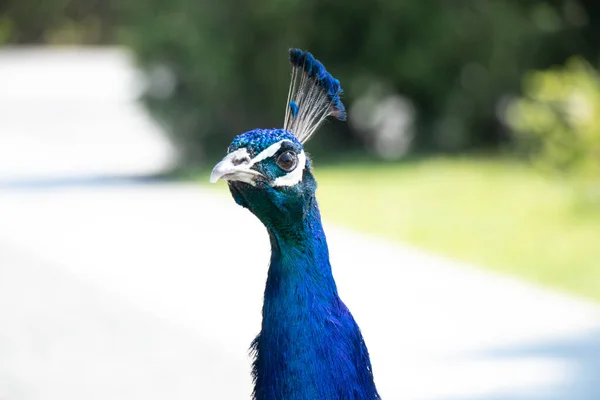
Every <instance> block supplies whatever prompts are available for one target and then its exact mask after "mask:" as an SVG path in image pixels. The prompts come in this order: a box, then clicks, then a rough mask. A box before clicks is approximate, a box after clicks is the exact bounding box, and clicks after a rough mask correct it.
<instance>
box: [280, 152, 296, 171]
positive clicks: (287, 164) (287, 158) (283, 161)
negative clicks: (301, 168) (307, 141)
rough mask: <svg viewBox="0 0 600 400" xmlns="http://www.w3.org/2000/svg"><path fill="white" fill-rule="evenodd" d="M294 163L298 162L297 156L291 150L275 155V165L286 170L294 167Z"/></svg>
mask: <svg viewBox="0 0 600 400" xmlns="http://www.w3.org/2000/svg"><path fill="white" fill-rule="evenodd" d="M296 164H298V156H296V153H294V152H293V151H286V152H285V153H281V155H280V156H279V157H277V166H278V167H279V168H281V169H282V170H284V171H286V172H290V171H291V170H293V169H294V168H296Z"/></svg>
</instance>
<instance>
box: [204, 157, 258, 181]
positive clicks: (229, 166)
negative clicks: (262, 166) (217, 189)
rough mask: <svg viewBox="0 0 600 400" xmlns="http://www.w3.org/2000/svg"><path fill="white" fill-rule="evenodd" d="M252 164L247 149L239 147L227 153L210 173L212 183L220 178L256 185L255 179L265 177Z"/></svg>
mask: <svg viewBox="0 0 600 400" xmlns="http://www.w3.org/2000/svg"><path fill="white" fill-rule="evenodd" d="M251 167H252V164H251V161H250V157H249V156H248V152H247V151H246V149H239V150H236V151H234V152H232V153H230V154H227V155H226V156H225V158H223V159H222V160H221V161H220V162H219V163H218V164H217V165H215V167H214V168H213V170H212V172H211V174H210V183H215V182H217V181H218V180H223V181H239V182H245V183H248V184H250V185H252V186H255V185H256V182H255V179H256V178H258V177H264V175H263V174H261V173H260V172H258V171H256V170H254V169H251Z"/></svg>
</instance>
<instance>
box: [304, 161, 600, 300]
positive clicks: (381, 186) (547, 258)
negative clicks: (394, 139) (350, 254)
mask: <svg viewBox="0 0 600 400" xmlns="http://www.w3.org/2000/svg"><path fill="white" fill-rule="evenodd" d="M315 175H316V177H317V180H318V182H319V189H318V199H319V203H320V206H321V211H322V214H323V216H324V217H325V218H326V219H328V220H330V221H332V222H336V223H338V224H340V225H343V226H347V227H349V228H354V229H356V230H359V231H363V232H366V233H372V234H376V235H379V236H383V237H387V238H389V239H392V240H397V241H399V242H404V243H409V244H412V245H414V246H416V247H419V248H422V249H426V250H428V251H431V252H435V253H438V254H441V255H445V256H448V257H451V258H453V259H456V260H463V261H468V262H471V263H474V264H475V265H478V266H481V267H484V268H489V269H493V270H495V271H500V272H502V273H509V274H513V275H517V276H521V277H523V278H526V279H528V280H531V281H534V282H538V283H541V284H545V285H549V286H552V287H555V288H558V289H561V290H566V291H570V292H572V293H575V294H578V295H581V296H584V297H587V298H590V299H593V300H596V301H600V212H598V211H595V212H594V211H590V210H587V211H586V210H581V209H580V210H577V209H576V208H575V207H574V203H573V197H572V195H571V192H570V190H569V189H568V187H567V186H566V185H562V184H561V183H559V182H554V181H550V180H548V179H545V178H543V177H541V176H539V175H538V174H536V173H535V171H533V170H532V169H530V168H528V167H526V166H523V165H519V164H517V163H515V162H509V161H501V160H491V159H471V158H469V159H458V160H457V159H430V160H426V161H420V162H410V163H403V164H387V163H371V164H369V163H357V164H351V163H348V164H340V165H331V166H327V165H324V166H319V165H317V166H316V170H315Z"/></svg>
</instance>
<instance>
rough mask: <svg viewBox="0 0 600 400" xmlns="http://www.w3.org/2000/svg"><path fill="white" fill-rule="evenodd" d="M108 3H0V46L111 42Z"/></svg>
mask: <svg viewBox="0 0 600 400" xmlns="http://www.w3.org/2000/svg"><path fill="white" fill-rule="evenodd" d="M116 21H117V15H116V14H115V13H114V12H113V9H112V7H111V6H110V2H109V1H108V0H45V1H33V0H3V1H2V2H1V3H0V44H2V43H6V44H46V43H50V44H102V43H111V42H113V41H114V28H115V25H116Z"/></svg>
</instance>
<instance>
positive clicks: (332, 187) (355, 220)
mask: <svg viewBox="0 0 600 400" xmlns="http://www.w3.org/2000/svg"><path fill="white" fill-rule="evenodd" d="M0 43H2V44H4V45H23V44H26V45H29V44H35V45H113V44H119V45H123V46H126V47H128V48H130V49H131V50H132V52H133V54H134V56H135V58H136V60H137V63H138V65H139V67H140V68H141V69H142V70H143V71H144V72H145V74H146V76H147V77H148V82H149V84H148V86H147V89H146V92H145V94H144V96H143V99H142V101H144V103H145V104H146V105H147V107H148V109H149V110H150V112H151V114H152V115H153V116H154V117H155V119H156V120H157V121H159V122H160V123H161V124H162V126H163V127H164V128H165V132H167V133H168V135H169V136H170V138H171V139H172V141H173V142H174V143H175V144H176V145H177V146H178V148H179V149H180V152H181V163H180V165H181V171H180V172H182V175H181V176H186V177H192V178H193V179H196V178H198V176H200V177H203V178H204V175H203V173H204V172H203V171H204V170H203V169H202V168H206V167H209V166H210V165H211V163H212V162H213V161H215V160H217V159H219V158H221V156H222V155H223V153H224V150H225V148H226V146H227V144H228V143H229V142H230V140H231V138H232V137H233V136H234V135H235V134H238V133H241V132H244V131H247V130H250V129H252V128H255V127H279V126H281V125H282V123H283V114H284V103H285V98H286V95H287V85H288V79H289V73H290V67H289V64H288V61H287V49H288V48H289V47H300V48H303V49H307V50H309V51H311V52H312V53H313V54H315V56H316V57H317V58H319V59H320V60H321V61H322V62H323V63H324V64H325V65H326V67H327V68H328V70H329V71H330V72H332V74H333V75H334V76H336V77H337V78H339V79H340V81H341V82H342V86H343V87H344V89H345V97H344V102H345V103H346V105H347V108H348V109H349V121H348V123H340V122H337V121H336V122H331V123H328V124H325V126H323V127H322V128H321V132H320V134H319V135H317V136H316V137H315V139H314V141H313V142H311V143H310V144H309V145H308V149H309V151H310V152H311V153H312V155H313V157H314V159H315V165H316V174H317V178H318V180H319V183H320V189H319V199H320V202H321V205H322V208H323V214H324V215H325V217H326V218H327V219H329V220H332V221H334V222H336V223H338V224H342V225H346V226H349V227H353V228H356V229H359V230H362V231H364V232H368V233H373V234H377V235H381V236H384V237H388V238H391V239H393V240H398V241H402V242H405V243H410V244H412V245H416V246H418V247H421V248H424V249H426V250H429V251H433V252H436V253H439V254H442V255H446V256H449V257H452V258H455V259H458V260H463V261H467V262H472V263H474V264H476V265H479V266H482V267H487V268H492V269H495V270H497V271H502V272H506V273H510V274H514V275H518V276H523V277H526V278H528V279H530V280H532V281H536V282H540V283H543V284H547V285H550V286H552V287H555V288H559V289H561V290H567V291H570V292H572V293H575V294H578V295H582V296H585V297H588V298H591V299H594V300H597V301H598V300H600V268H599V267H600V265H599V261H598V260H600V75H599V73H598V67H599V66H600V3H598V2H597V1H592V0H588V1H583V0H547V1H542V0H530V1H528V0H490V1H485V0H430V1H420V0H404V1H402V0H379V1H371V2H365V1H356V0H345V1H341V0H340V1H334V0H303V1H298V0H287V1H282V0H258V1H252V2H250V1H243V0H240V1H216V0H126V1H117V0H113V1H112V2H110V1H102V0H46V1H44V2H35V4H33V1H32V0H4V2H2V4H1V5H0ZM198 171H200V172H198Z"/></svg>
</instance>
